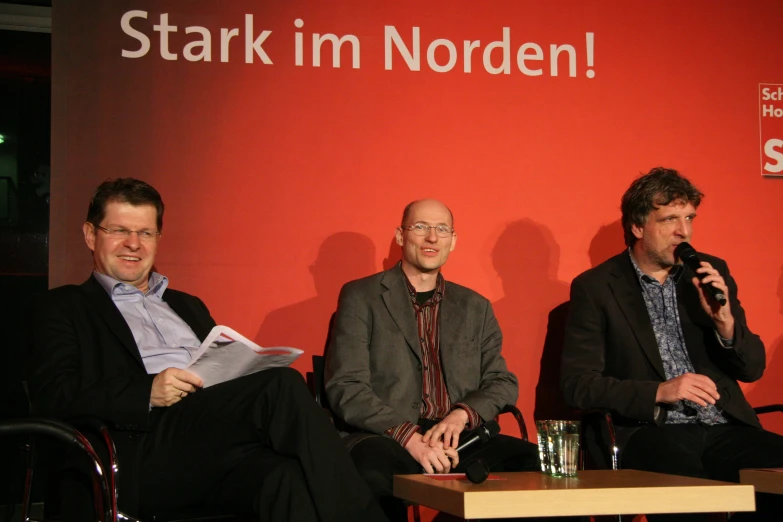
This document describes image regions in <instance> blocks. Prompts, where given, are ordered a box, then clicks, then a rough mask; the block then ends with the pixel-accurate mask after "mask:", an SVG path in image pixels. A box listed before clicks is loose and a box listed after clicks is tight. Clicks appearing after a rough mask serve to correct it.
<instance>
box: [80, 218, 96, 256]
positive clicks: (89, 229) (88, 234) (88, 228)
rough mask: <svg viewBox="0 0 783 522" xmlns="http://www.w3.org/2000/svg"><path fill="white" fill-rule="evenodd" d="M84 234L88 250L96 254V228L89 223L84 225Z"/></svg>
mask: <svg viewBox="0 0 783 522" xmlns="http://www.w3.org/2000/svg"><path fill="white" fill-rule="evenodd" d="M82 232H83V233H84V242H85V243H87V248H89V249H90V250H92V251H93V252H95V226H94V225H93V224H92V223H90V222H89V221H87V222H86V223H84V225H82Z"/></svg>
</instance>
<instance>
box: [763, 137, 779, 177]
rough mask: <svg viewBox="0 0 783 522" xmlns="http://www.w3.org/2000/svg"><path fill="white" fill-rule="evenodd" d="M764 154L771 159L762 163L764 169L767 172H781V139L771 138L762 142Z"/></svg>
mask: <svg viewBox="0 0 783 522" xmlns="http://www.w3.org/2000/svg"><path fill="white" fill-rule="evenodd" d="M764 155H765V156H766V157H767V158H769V159H771V160H773V161H774V163H770V162H769V161H768V162H766V163H765V164H764V171H765V172H766V173H769V174H777V173H778V172H783V140H778V139H771V140H767V142H766V143H765V144H764Z"/></svg>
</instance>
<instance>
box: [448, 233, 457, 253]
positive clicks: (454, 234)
mask: <svg viewBox="0 0 783 522" xmlns="http://www.w3.org/2000/svg"><path fill="white" fill-rule="evenodd" d="M455 246H457V233H456V232H454V233H453V234H452V235H451V247H450V248H449V252H454V247H455Z"/></svg>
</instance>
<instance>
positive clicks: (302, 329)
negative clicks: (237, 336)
mask: <svg viewBox="0 0 783 522" xmlns="http://www.w3.org/2000/svg"><path fill="white" fill-rule="evenodd" d="M398 248H399V247H398ZM309 270H310V275H312V276H313V283H314V285H315V293H316V295H315V297H312V298H310V299H307V300H306V301H302V302H301V303H296V304H292V305H289V306H286V307H283V308H279V309H277V310H273V311H271V312H269V314H268V315H267V316H266V318H265V319H264V323H263V324H262V325H261V327H260V328H259V330H258V334H257V335H256V339H255V341H256V342H257V343H258V344H260V345H261V346H280V345H284V346H293V347H296V348H300V349H302V350H304V351H305V353H304V355H302V356H301V357H300V358H299V359H298V360H297V361H296V362H295V363H294V364H293V367H294V368H296V369H297V370H299V371H300V372H302V373H305V372H306V371H310V369H311V361H310V357H311V356H312V355H313V354H321V353H323V352H324V349H325V346H326V343H327V342H328V339H327V336H328V332H329V327H330V324H329V323H330V318H331V317H332V314H333V313H334V311H335V310H336V309H337V298H338V296H339V294H340V289H341V288H342V286H343V285H344V284H345V283H347V282H348V281H352V280H354V279H359V278H361V277H365V276H368V275H370V274H372V273H374V272H375V271H376V269H375V244H374V243H373V242H372V240H371V239H370V238H369V237H367V236H365V235H363V234H359V233H356V232H337V233H335V234H332V235H331V236H329V237H327V238H326V239H325V240H324V242H323V243H322V244H321V246H320V247H319V248H318V255H317V257H316V259H315V261H314V262H313V264H311V265H310V267H309Z"/></svg>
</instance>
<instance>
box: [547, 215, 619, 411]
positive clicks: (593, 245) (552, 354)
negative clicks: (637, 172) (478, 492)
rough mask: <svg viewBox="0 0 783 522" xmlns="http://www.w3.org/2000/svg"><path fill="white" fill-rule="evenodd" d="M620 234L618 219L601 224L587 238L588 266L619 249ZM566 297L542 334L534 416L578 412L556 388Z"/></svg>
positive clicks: (553, 313)
mask: <svg viewBox="0 0 783 522" xmlns="http://www.w3.org/2000/svg"><path fill="white" fill-rule="evenodd" d="M623 248H624V245H623V233H622V226H621V224H620V221H619V220H617V221H615V222H613V223H610V224H609V225H605V226H602V227H601V228H600V229H598V232H597V233H596V234H595V236H594V237H593V239H592V241H590V247H589V249H588V256H589V257H590V265H591V266H593V267H595V266H598V265H599V264H601V263H603V262H604V261H606V260H607V259H609V258H610V257H612V256H614V255H616V254H618V253H619V252H622V250H623ZM567 299H568V296H567V295H565V296H563V300H564V301H565V302H562V303H560V304H558V305H557V306H555V307H554V308H552V309H551V310H550V311H549V314H548V317H547V327H546V336H545V338H544V342H543V350H542V352H541V361H540V365H539V375H538V383H537V384H536V392H535V397H536V399H535V412H534V417H535V418H536V419H572V418H577V417H578V416H579V414H578V413H577V412H576V411H574V410H572V409H571V408H569V407H568V406H566V404H565V402H564V401H563V397H562V394H561V393H560V388H559V384H558V383H559V379H560V356H561V353H562V351H563V343H564V342H565V325H566V320H567V319H568V308H569V302H568V300H567Z"/></svg>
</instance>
